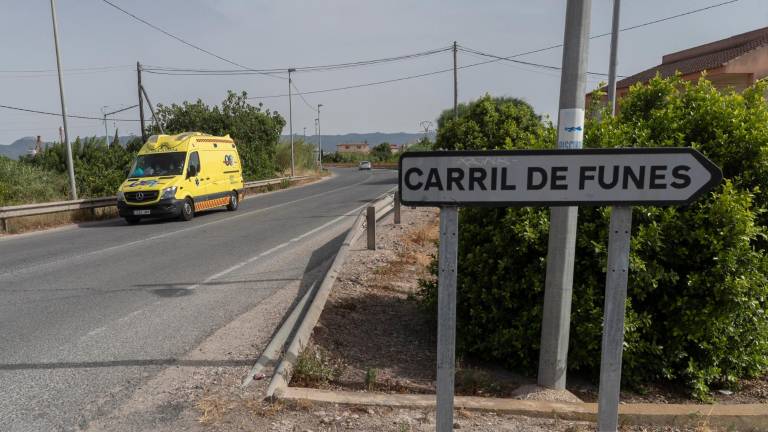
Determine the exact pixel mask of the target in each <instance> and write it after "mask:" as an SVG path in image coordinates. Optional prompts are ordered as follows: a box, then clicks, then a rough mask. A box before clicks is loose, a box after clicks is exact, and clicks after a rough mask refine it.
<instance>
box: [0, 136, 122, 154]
mask: <svg viewBox="0 0 768 432" xmlns="http://www.w3.org/2000/svg"><path fill="white" fill-rule="evenodd" d="M99 138H104V137H99ZM112 138H114V136H111V137H109V139H110V142H111V140H112ZM134 138H136V135H125V136H120V137H118V140H120V145H122V146H123V147H125V145H126V144H127V143H128V142H129V141H131V140H132V139H134ZM35 141H37V138H35V137H31V136H29V137H23V138H19V139H17V140H16V141H14V142H13V143H12V144H7V145H3V144H0V156H6V157H9V158H11V159H18V158H19V156H23V155H25V154H28V153H29V150H30V149H31V148H34V147H35ZM50 144H52V143H51V142H43V145H44V146H48V145H50Z"/></svg>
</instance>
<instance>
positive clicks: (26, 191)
mask: <svg viewBox="0 0 768 432" xmlns="http://www.w3.org/2000/svg"><path fill="white" fill-rule="evenodd" d="M68 194H69V187H68V183H67V178H66V177H65V176H64V175H62V174H59V173H56V172H52V171H46V170H44V169H41V168H38V167H34V166H30V165H28V164H25V163H22V162H18V161H15V160H11V159H8V158H7V157H4V156H0V206H8V205H19V204H31V203H36V202H48V201H61V200H65V199H67V196H68Z"/></svg>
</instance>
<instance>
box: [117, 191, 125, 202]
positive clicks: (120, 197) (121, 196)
mask: <svg viewBox="0 0 768 432" xmlns="http://www.w3.org/2000/svg"><path fill="white" fill-rule="evenodd" d="M117 200H118V201H125V194H124V193H123V191H117Z"/></svg>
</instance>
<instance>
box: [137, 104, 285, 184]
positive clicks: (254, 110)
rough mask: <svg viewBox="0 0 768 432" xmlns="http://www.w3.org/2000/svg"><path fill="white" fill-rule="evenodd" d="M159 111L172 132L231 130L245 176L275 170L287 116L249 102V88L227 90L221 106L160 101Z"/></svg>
mask: <svg viewBox="0 0 768 432" xmlns="http://www.w3.org/2000/svg"><path fill="white" fill-rule="evenodd" d="M156 112H157V116H158V118H159V119H160V121H161V122H162V123H163V125H164V126H165V130H166V133H169V134H177V133H181V132H189V131H196V132H204V133H208V134H211V135H217V136H221V135H227V134H229V135H230V136H231V137H232V138H233V139H234V140H235V143H236V144H237V150H238V153H240V159H241V160H242V163H243V174H244V175H245V177H246V178H248V179H255V178H267V177H271V176H273V175H274V174H275V171H276V165H275V152H276V148H277V144H278V141H279V138H280V132H281V131H282V130H283V128H284V127H285V120H284V119H283V117H282V116H281V115H280V114H278V113H277V112H272V111H270V110H269V109H266V110H265V109H263V108H262V104H261V103H259V104H258V105H251V104H250V103H248V94H247V93H246V92H242V93H240V94H236V93H234V92H232V91H229V92H227V97H226V99H224V101H222V103H221V106H216V105H214V106H213V107H210V106H208V105H207V104H205V103H203V101H202V100H200V99H198V100H197V101H196V102H194V103H190V102H184V103H182V104H181V105H177V104H172V105H170V106H164V105H158V107H157V111H156ZM150 132H151V133H155V134H156V133H159V128H158V127H157V126H156V125H154V126H152V127H151V128H150Z"/></svg>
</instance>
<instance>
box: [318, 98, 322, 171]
mask: <svg viewBox="0 0 768 432" xmlns="http://www.w3.org/2000/svg"><path fill="white" fill-rule="evenodd" d="M321 106H323V104H317V157H318V159H319V160H320V171H321V172H322V171H323V135H321V134H320V107H321Z"/></svg>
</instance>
